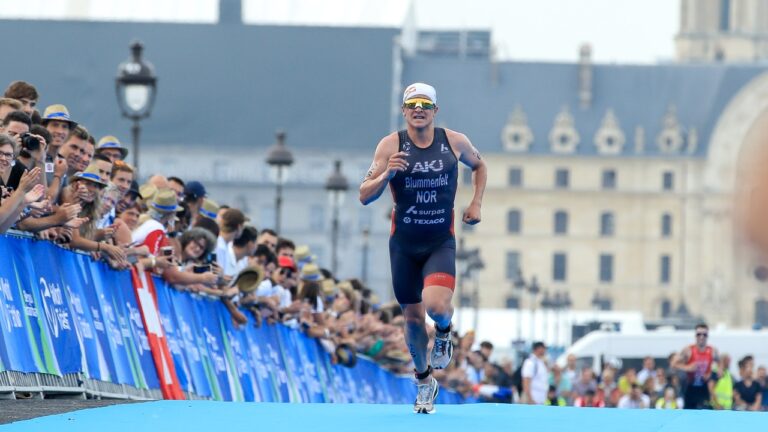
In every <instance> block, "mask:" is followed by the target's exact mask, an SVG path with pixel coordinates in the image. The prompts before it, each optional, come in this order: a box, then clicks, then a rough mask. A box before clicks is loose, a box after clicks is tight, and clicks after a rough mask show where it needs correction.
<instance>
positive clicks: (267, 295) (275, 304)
mask: <svg viewBox="0 0 768 432" xmlns="http://www.w3.org/2000/svg"><path fill="white" fill-rule="evenodd" d="M295 272H296V264H295V263H294V262H293V260H292V259H291V258H289V257H285V256H284V257H278V258H277V267H276V268H275V269H274V271H271V272H270V271H268V269H267V271H266V272H265V274H266V278H265V279H264V280H263V281H262V282H261V283H260V284H259V286H258V287H257V288H256V294H255V295H256V298H257V300H258V302H259V303H261V304H264V305H265V306H267V307H268V308H269V309H270V310H272V312H274V313H276V312H278V311H279V310H280V309H283V308H286V307H288V306H290V305H291V292H290V291H289V290H288V289H286V287H285V286H283V283H284V282H285V281H286V279H288V278H290V277H292V276H293V274H294V273H295Z"/></svg>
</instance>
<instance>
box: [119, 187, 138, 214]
mask: <svg viewBox="0 0 768 432" xmlns="http://www.w3.org/2000/svg"><path fill="white" fill-rule="evenodd" d="M141 198H142V197H141V192H140V191H139V184H138V183H137V182H136V180H132V181H131V187H130V188H129V189H128V191H127V192H126V193H125V194H124V195H123V197H122V198H120V201H118V202H117V206H115V209H116V211H117V214H120V213H122V212H124V211H125V210H126V209H128V208H130V207H133V206H134V205H136V204H137V201H138V200H140V199H141Z"/></svg>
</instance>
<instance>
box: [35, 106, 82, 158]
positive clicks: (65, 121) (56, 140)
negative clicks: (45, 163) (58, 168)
mask: <svg viewBox="0 0 768 432" xmlns="http://www.w3.org/2000/svg"><path fill="white" fill-rule="evenodd" d="M40 123H41V124H42V125H43V126H45V128H46V129H48V132H50V133H51V136H52V137H53V141H51V142H50V143H49V146H48V155H49V156H50V157H51V159H52V160H53V159H54V158H55V157H56V155H57V154H58V152H59V147H61V146H62V145H64V142H65V141H66V140H67V137H68V136H69V133H70V132H71V131H72V130H73V129H74V128H75V126H77V122H75V121H74V120H72V118H70V116H69V110H68V109H67V107H66V106H64V105H61V104H55V105H49V106H47V107H46V108H45V111H44V112H43V117H42V119H41V121H40Z"/></svg>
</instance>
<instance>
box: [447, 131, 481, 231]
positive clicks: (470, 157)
mask: <svg viewBox="0 0 768 432" xmlns="http://www.w3.org/2000/svg"><path fill="white" fill-rule="evenodd" d="M445 132H446V134H447V136H448V141H449V142H450V143H451V146H453V149H454V151H455V152H456V153H457V156H456V157H457V158H458V159H459V160H460V161H461V162H462V163H463V164H464V165H466V166H468V167H470V168H472V184H473V186H474V195H473V196H472V201H470V203H469V206H468V207H467V210H465V211H464V215H463V217H462V220H463V221H464V223H467V224H469V225H475V224H476V223H479V222H480V206H481V205H482V204H483V194H484V193H485V183H486V182H487V181H488V168H487V167H486V165H485V161H484V160H483V159H482V157H481V156H480V152H479V151H478V150H477V148H476V147H475V146H473V145H472V143H471V142H470V141H469V138H467V136H466V135H464V134H462V133H459V132H456V131H452V130H449V129H446V130H445Z"/></svg>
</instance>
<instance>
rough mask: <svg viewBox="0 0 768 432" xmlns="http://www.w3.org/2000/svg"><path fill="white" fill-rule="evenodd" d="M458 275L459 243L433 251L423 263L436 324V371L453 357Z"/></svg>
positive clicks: (433, 357)
mask: <svg viewBox="0 0 768 432" xmlns="http://www.w3.org/2000/svg"><path fill="white" fill-rule="evenodd" d="M455 274H456V243H455V241H454V240H453V238H451V239H449V240H447V241H446V242H445V243H444V244H442V245H441V246H439V247H438V248H436V249H435V250H433V251H432V253H431V254H430V256H429V258H427V262H426V263H425V264H424V287H425V288H424V291H423V293H422V298H423V299H424V306H425V309H426V312H427V314H429V317H430V318H432V320H433V321H434V322H435V344H434V346H433V347H432V353H431V355H430V363H431V365H432V367H433V368H435V369H444V368H446V367H448V365H449V364H450V362H451V357H453V344H452V341H451V318H453V305H452V304H451V300H452V299H453V289H454V287H455V284H456V283H455Z"/></svg>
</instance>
